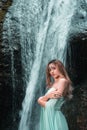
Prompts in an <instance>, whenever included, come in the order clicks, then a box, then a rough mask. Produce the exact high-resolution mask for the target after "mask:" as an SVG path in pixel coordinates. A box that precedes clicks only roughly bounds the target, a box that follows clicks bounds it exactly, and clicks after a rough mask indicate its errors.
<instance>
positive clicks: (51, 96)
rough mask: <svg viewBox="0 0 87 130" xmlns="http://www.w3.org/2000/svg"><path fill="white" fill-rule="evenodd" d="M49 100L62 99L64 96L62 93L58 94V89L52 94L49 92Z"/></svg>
mask: <svg viewBox="0 0 87 130" xmlns="http://www.w3.org/2000/svg"><path fill="white" fill-rule="evenodd" d="M47 96H48V98H60V97H61V96H62V94H61V93H60V92H58V89H56V90H54V91H52V92H49V93H48V94H47Z"/></svg>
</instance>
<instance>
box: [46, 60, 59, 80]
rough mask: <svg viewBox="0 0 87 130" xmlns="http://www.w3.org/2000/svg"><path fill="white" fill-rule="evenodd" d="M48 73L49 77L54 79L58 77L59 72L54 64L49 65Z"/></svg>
mask: <svg viewBox="0 0 87 130" xmlns="http://www.w3.org/2000/svg"><path fill="white" fill-rule="evenodd" d="M49 73H50V75H51V76H52V77H53V78H54V79H55V78H58V77H59V74H60V72H59V70H58V66H57V65H55V64H54V63H51V64H49Z"/></svg>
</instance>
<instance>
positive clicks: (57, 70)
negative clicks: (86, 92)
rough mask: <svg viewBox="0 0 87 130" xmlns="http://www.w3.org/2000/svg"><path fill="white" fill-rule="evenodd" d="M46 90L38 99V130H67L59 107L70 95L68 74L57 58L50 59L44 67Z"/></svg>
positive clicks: (70, 88)
mask: <svg viewBox="0 0 87 130" xmlns="http://www.w3.org/2000/svg"><path fill="white" fill-rule="evenodd" d="M46 82H47V88H49V89H48V91H47V93H46V94H45V95H44V96H41V97H40V98H39V99H38V103H39V104H40V105H41V115H40V130H68V125H67V122H66V119H65V117H64V115H63V114H62V112H61V107H62V105H63V103H64V102H65V99H67V98H70V97H71V96H72V87H71V81H70V79H69V76H68V74H67V72H66V70H65V68H64V66H63V64H62V63H61V61H59V60H52V61H50V62H49V63H48V65H47V69H46Z"/></svg>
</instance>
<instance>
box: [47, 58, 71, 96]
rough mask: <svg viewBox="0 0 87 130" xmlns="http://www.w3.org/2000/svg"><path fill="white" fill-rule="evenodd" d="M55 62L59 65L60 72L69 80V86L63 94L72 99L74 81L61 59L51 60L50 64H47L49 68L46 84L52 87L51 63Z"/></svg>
mask: <svg viewBox="0 0 87 130" xmlns="http://www.w3.org/2000/svg"><path fill="white" fill-rule="evenodd" d="M51 63H53V64H54V65H57V67H58V69H59V71H60V73H61V74H62V76H63V77H64V78H65V79H66V80H67V81H68V84H69V85H68V87H67V88H66V89H65V91H64V93H63V96H65V97H67V98H68V99H71V98H72V90H73V87H72V85H71V84H72V82H71V80H70V78H69V76H68V73H67V71H66V69H65V67H64V65H63V63H62V62H61V61H60V60H56V59H54V60H51V61H50V62H49V63H48V65H47V68H46V84H47V87H48V88H50V87H51V86H52V81H51V75H50V73H49V64H51Z"/></svg>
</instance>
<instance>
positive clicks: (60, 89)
mask: <svg viewBox="0 0 87 130" xmlns="http://www.w3.org/2000/svg"><path fill="white" fill-rule="evenodd" d="M68 85H69V84H68V81H67V80H66V79H61V80H60V81H59V83H58V86H57V90H56V91H55V92H54V98H59V95H61V96H63V93H64V91H65V90H66V89H67V87H68Z"/></svg>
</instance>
